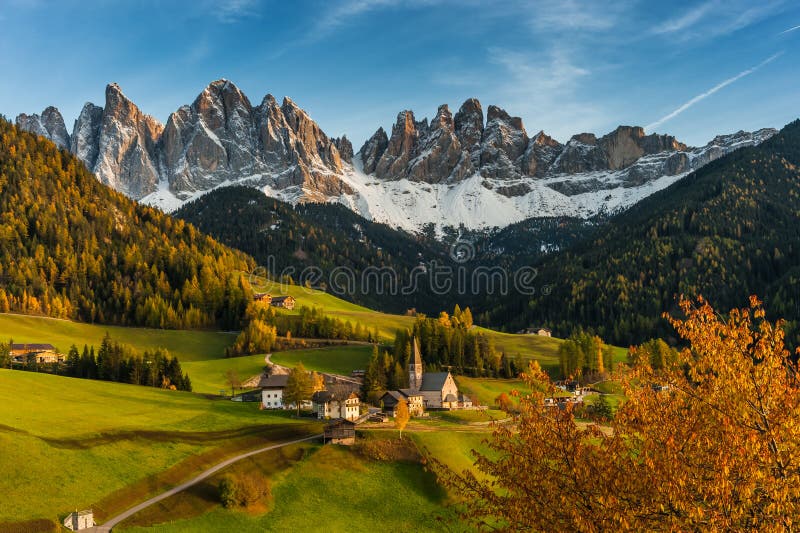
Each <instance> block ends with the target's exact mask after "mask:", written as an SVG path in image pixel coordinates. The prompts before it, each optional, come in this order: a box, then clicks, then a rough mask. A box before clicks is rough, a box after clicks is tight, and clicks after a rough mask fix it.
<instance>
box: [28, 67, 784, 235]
mask: <svg viewBox="0 0 800 533" xmlns="http://www.w3.org/2000/svg"><path fill="white" fill-rule="evenodd" d="M17 124H18V125H19V127H21V128H23V129H26V130H29V131H32V132H34V133H37V134H39V135H43V136H45V137H47V138H49V139H52V140H53V141H54V142H55V143H57V144H58V145H59V146H61V147H64V148H69V149H70V150H71V151H72V152H73V153H75V154H76V155H77V156H78V157H79V158H80V159H81V160H82V161H84V163H85V164H86V166H87V167H88V168H89V169H90V170H92V171H93V172H94V173H95V174H96V175H97V177H98V179H100V180H101V181H102V182H104V183H106V184H108V185H110V186H112V187H114V188H115V189H117V190H119V191H122V192H123V193H125V194H127V195H129V196H131V197H133V198H136V199H140V200H142V201H143V202H147V203H151V204H154V205H157V206H160V207H161V208H163V209H165V210H167V211H170V210H173V209H176V208H177V207H179V206H180V205H181V204H182V203H184V202H185V201H187V200H189V199H191V198H194V197H196V196H198V195H200V194H203V193H204V192H206V191H208V190H211V189H213V188H216V187H220V186H224V185H227V184H233V183H238V184H245V185H249V186H252V187H256V188H259V189H261V190H262V191H264V192H265V193H266V194H269V195H272V196H276V197H279V198H281V199H283V200H287V201H292V202H297V201H338V202H342V203H344V204H345V205H348V206H350V207H351V208H352V209H353V210H355V211H357V212H359V213H361V214H362V215H364V216H366V217H368V218H372V219H375V220H379V221H382V222H387V223H390V224H392V225H394V226H397V227H401V228H404V229H408V230H411V231H417V230H419V229H421V228H422V227H423V226H425V225H426V224H430V223H433V224H434V225H436V226H437V227H439V228H441V227H443V226H448V225H449V226H458V225H460V224H463V225H465V226H466V227H469V228H484V227H491V226H505V225H508V224H511V223H513V222H516V221H519V220H522V219H525V218H529V217H531V216H574V217H590V216H592V215H594V214H597V213H599V212H604V211H606V212H607V211H614V210H619V209H624V208H625V207H627V206H630V205H633V204H634V203H635V202H637V201H638V200H639V199H641V198H643V197H645V196H647V195H648V194H651V193H652V192H655V191H656V190H659V189H661V188H664V187H666V186H667V185H669V184H670V183H673V182H674V181H676V180H677V179H680V178H681V177H682V176H684V175H686V174H687V173H689V172H691V171H692V170H695V169H697V168H699V167H700V166H702V165H705V164H707V163H708V162H710V161H713V160H714V159H717V158H719V157H721V156H723V155H725V154H727V153H728V152H730V151H731V150H734V149H736V148H739V147H743V146H750V145H753V144H758V143H760V142H761V141H763V140H765V139H767V138H768V137H769V136H771V135H772V134H773V133H775V130H772V129H765V130H759V131H757V132H752V133H749V132H738V133H735V134H732V135H722V136H718V137H716V138H715V139H714V140H712V141H711V142H710V143H709V144H708V145H706V146H703V147H699V148H691V147H687V146H686V145H684V144H683V143H680V142H679V141H677V140H676V139H675V138H674V137H671V136H669V135H657V134H649V135H648V134H646V133H645V131H644V130H643V129H642V128H640V127H636V126H619V127H618V128H617V129H615V130H614V131H612V132H610V133H608V134H606V135H603V136H601V137H597V136H596V135H594V134H592V133H580V134H577V135H574V136H573V137H572V138H570V139H569V140H568V141H567V142H566V143H565V144H562V143H560V142H558V141H557V140H555V139H553V138H551V137H550V136H548V135H547V134H546V133H544V132H543V131H539V132H538V133H536V134H534V135H532V136H531V135H529V134H528V132H527V131H526V129H525V126H524V125H523V123H522V119H520V118H519V117H514V116H512V115H510V114H509V113H507V112H506V111H505V110H504V109H502V108H500V107H497V106H494V105H490V106H488V107H487V108H486V114H485V120H484V108H483V106H482V105H481V103H480V102H479V101H478V100H477V99H475V98H470V99H468V100H466V101H465V102H464V103H463V104H462V105H461V107H460V108H459V109H458V111H457V112H456V113H455V115H453V114H452V113H451V112H450V109H449V107H448V106H447V105H442V106H439V108H438V110H437V112H436V115H435V116H434V118H433V119H432V120H430V121H428V119H427V118H426V119H422V120H417V119H416V117H415V116H414V113H413V112H412V111H410V110H406V111H402V112H400V113H399V114H398V115H397V119H396V121H395V124H394V126H393V127H392V130H391V135H387V133H386V131H384V129H383V128H378V130H377V131H376V132H375V134H374V135H372V137H370V139H368V140H367V141H366V142H365V143H364V145H363V146H362V147H361V149H360V150H359V151H358V153H357V154H354V153H353V145H352V143H351V142H350V140H349V139H347V137H345V136H341V137H337V138H330V137H328V136H327V135H326V134H325V132H323V131H322V130H321V129H320V127H319V126H318V125H317V124H316V123H315V122H314V121H313V120H312V119H311V117H309V115H308V114H307V113H306V112H305V111H303V110H302V109H301V108H300V107H299V106H297V105H296V104H295V103H294V102H293V101H292V100H291V99H289V98H284V99H283V101H282V102H280V103H279V102H278V101H277V100H276V99H275V98H274V97H273V96H272V95H270V94H268V95H266V96H265V97H264V98H263V99H262V100H261V103H260V104H258V105H256V106H254V105H253V104H252V103H251V102H250V100H249V99H248V98H247V96H246V95H245V94H244V93H242V91H240V90H239V89H238V88H237V87H236V86H235V85H234V84H233V83H231V82H230V81H227V80H224V79H221V80H217V81H214V82H212V83H210V84H209V85H208V86H207V87H206V88H205V89H204V90H203V91H202V92H201V93H200V94H199V95H198V96H197V98H196V99H195V100H194V102H192V104H191V105H185V106H182V107H181V108H180V109H178V110H177V111H175V112H174V113H172V114H171V115H170V117H169V119H168V120H167V123H166V126H164V127H162V126H161V125H160V124H159V123H158V122H157V121H156V120H155V119H153V118H152V117H150V116H148V115H146V114H144V113H142V112H141V111H140V110H139V108H138V107H136V105H134V104H133V103H132V102H131V101H130V100H129V99H128V98H126V97H125V95H124V94H123V93H122V91H121V89H120V88H119V86H117V85H116V84H111V85H109V86H108V87H107V89H106V99H105V105H104V107H99V106H96V105H94V104H91V103H87V104H86V105H85V106H84V108H83V110H82V111H81V113H80V116H79V117H78V119H77V120H76V121H75V126H74V128H73V131H72V135H71V136H70V135H68V134H67V130H66V127H65V126H64V119H63V118H62V117H61V114H60V113H59V112H58V110H57V109H56V108H54V107H49V108H47V109H45V110H44V112H42V114H41V115H36V114H34V115H25V114H22V115H19V116H18V117H17Z"/></svg>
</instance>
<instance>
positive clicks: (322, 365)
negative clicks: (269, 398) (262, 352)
mask: <svg viewBox="0 0 800 533" xmlns="http://www.w3.org/2000/svg"><path fill="white" fill-rule="evenodd" d="M371 354H372V346H332V347H329V348H318V349H311V350H292V351H288V352H278V353H274V354H272V357H271V359H270V360H271V361H272V362H273V363H276V364H279V365H282V366H288V367H294V366H296V365H297V364H298V363H303V366H305V367H306V368H307V369H308V370H316V371H318V372H328V373H331V374H342V375H345V376H349V375H350V372H352V371H353V370H356V369H362V370H363V369H366V368H367V363H368V362H369V358H370V355H371Z"/></svg>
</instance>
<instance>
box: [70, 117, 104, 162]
mask: <svg viewBox="0 0 800 533" xmlns="http://www.w3.org/2000/svg"><path fill="white" fill-rule="evenodd" d="M102 123H103V108H102V107H100V106H96V105H94V104H93V103H91V102H86V103H85V104H84V106H83V109H81V114H80V115H78V118H77V119H76V120H75V124H74V125H73V127H72V138H71V139H70V148H69V149H70V151H71V152H72V153H73V154H75V155H76V156H78V158H79V159H81V160H82V161H83V162H84V164H85V165H86V167H87V168H89V169H90V170H93V169H94V165H95V163H96V162H97V155H98V152H99V150H100V126H101V125H102Z"/></svg>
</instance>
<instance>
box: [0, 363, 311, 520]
mask: <svg viewBox="0 0 800 533" xmlns="http://www.w3.org/2000/svg"><path fill="white" fill-rule="evenodd" d="M0 405H2V406H3V407H2V408H0V450H2V453H0V473H1V474H2V475H0V494H3V495H4V500H3V505H0V531H1V530H3V529H4V528H3V523H9V522H20V521H25V520H31V519H36V518H45V519H56V518H58V517H60V516H62V515H64V514H66V513H68V512H69V511H71V510H74V509H75V508H86V507H91V508H93V509H95V513H96V515H98V516H99V517H100V519H102V518H107V517H109V516H112V514H113V513H116V512H119V511H121V510H124V509H125V508H127V507H129V506H130V505H133V504H135V503H138V502H139V501H142V500H144V499H146V497H147V496H148V495H151V494H154V493H157V492H160V491H161V490H163V489H165V488H168V487H169V486H172V485H175V484H177V483H178V482H180V481H183V480H185V479H188V478H189V477H191V476H192V475H196V474H197V472H198V471H199V470H201V469H202V468H204V467H208V466H211V465H213V464H216V463H218V462H219V461H220V460H222V459H224V458H225V457H229V456H231V455H235V453H236V452H238V451H242V450H247V449H253V448H256V447H259V446H264V445H266V444H268V443H270V442H282V441H285V440H291V439H293V438H297V437H298V436H304V435H309V434H314V433H317V432H319V430H320V427H321V425H320V424H319V423H316V422H309V421H298V420H294V419H291V418H290V417H289V416H288V414H285V413H273V412H267V411H259V410H258V405H257V404H248V403H239V402H231V401H228V400H208V399H206V398H204V397H202V396H200V395H197V394H192V393H185V392H177V391H164V390H159V389H154V388H149V387H141V386H135V385H126V384H120V383H108V382H101V381H91V380H82V379H76V378H66V377H61V376H53V375H49V374H39V373H35V372H22V371H16V370H14V371H12V370H0Z"/></svg>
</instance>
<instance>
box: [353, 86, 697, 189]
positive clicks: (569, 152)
mask: <svg viewBox="0 0 800 533" xmlns="http://www.w3.org/2000/svg"><path fill="white" fill-rule="evenodd" d="M380 131H382V130H380ZM434 136H435V142H432V139H433V138H434ZM376 138H378V139H379V138H380V132H376V134H375V135H374V136H373V138H372V139H370V140H369V141H368V142H367V143H366V144H365V145H364V147H362V149H361V151H360V152H359V153H360V154H361V155H362V160H364V162H365V164H364V171H365V172H367V173H373V172H374V173H375V176H376V177H378V178H379V179H382V180H397V179H403V178H408V179H412V180H415V181H425V182H427V183H440V182H442V181H447V180H449V181H454V180H459V179H463V178H464V177H467V176H469V175H471V174H472V173H473V172H479V173H480V175H481V176H483V177H485V178H490V179H499V180H515V179H520V178H525V177H544V176H547V175H558V174H579V173H584V172H593V171H602V170H612V171H614V170H622V169H626V168H628V167H629V166H631V165H633V164H635V163H636V162H637V161H638V160H639V159H641V158H642V157H644V156H647V155H652V154H657V153H661V152H679V151H685V150H686V149H687V148H686V145H684V144H682V143H680V142H678V141H676V140H675V138H674V137H671V136H668V135H657V134H652V135H645V132H644V130H643V129H642V128H640V127H634V126H620V127H618V128H617V129H616V130H614V131H612V132H611V133H609V134H607V135H604V136H603V137H601V138H599V139H598V138H597V137H596V136H595V135H593V134H591V133H581V134H578V135H575V136H573V137H572V139H570V141H569V142H568V143H567V144H566V145H562V144H561V143H559V142H557V141H555V140H554V139H552V138H551V137H549V136H548V135H546V134H545V133H544V132H542V131H540V132H539V133H537V134H536V135H534V136H533V137H529V136H528V133H527V132H526V130H525V127H524V125H523V124H522V119H520V118H519V117H512V116H510V115H509V114H508V113H507V112H506V111H505V110H504V109H501V108H499V107H497V106H493V105H490V106H489V107H488V108H487V112H486V124H485V126H484V122H483V111H482V106H481V103H480V102H479V101H478V100H477V99H475V98H470V99H469V100H467V101H465V102H464V103H463V104H462V105H461V108H460V109H459V110H458V112H457V113H456V115H455V119H451V118H450V114H449V111H448V109H447V106H441V107H440V108H439V111H438V113H437V116H436V118H435V119H434V120H433V121H432V122H431V124H430V126H428V125H427V120H423V121H422V122H416V121H415V120H414V115H413V113H412V112H411V111H403V112H401V113H400V114H399V115H398V118H397V122H396V124H395V126H394V127H393V128H392V137H391V139H390V140H389V143H388V145H387V146H386V148H385V149H384V150H383V151H380V148H381V147H382V145H381V144H380V143H378V142H376V140H375V139H376ZM459 152H460V153H459ZM367 160H369V163H367ZM373 161H378V162H377V163H376V164H373ZM467 161H468V162H469V164H467ZM423 163H424V164H423ZM673 163H674V161H673ZM662 170H664V171H673V173H678V172H681V171H682V167H681V165H679V164H673V165H672V166H667V167H665V168H664V169H662Z"/></svg>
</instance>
